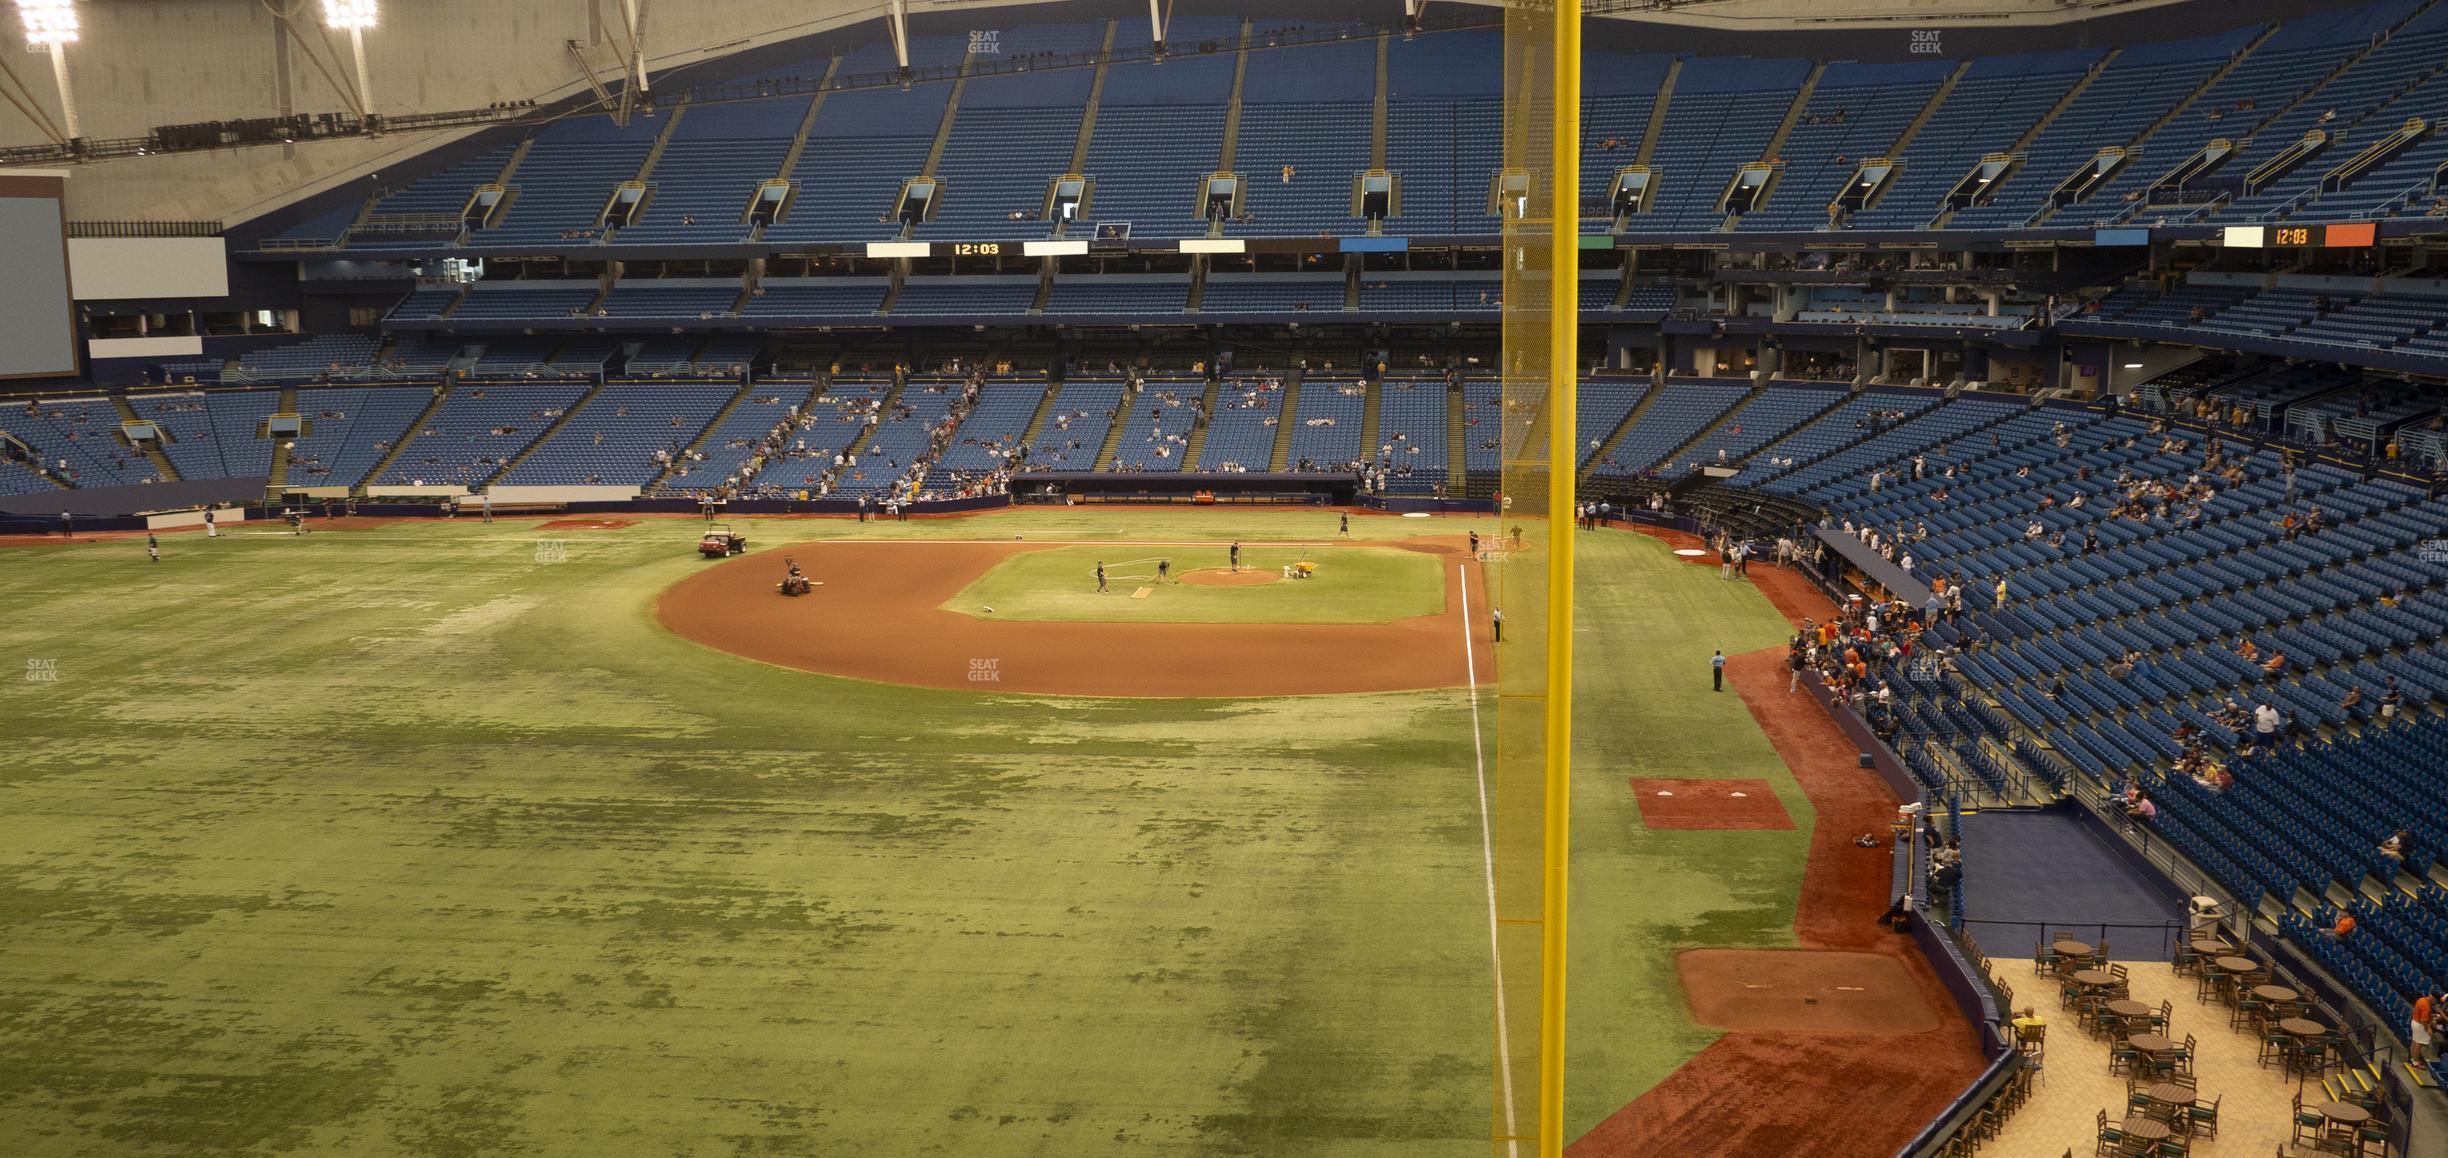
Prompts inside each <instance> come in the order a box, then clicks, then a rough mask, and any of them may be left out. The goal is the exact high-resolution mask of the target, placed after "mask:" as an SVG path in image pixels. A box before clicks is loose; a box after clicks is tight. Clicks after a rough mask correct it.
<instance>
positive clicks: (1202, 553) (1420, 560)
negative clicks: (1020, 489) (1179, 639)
mask: <svg viewBox="0 0 2448 1158" xmlns="http://www.w3.org/2000/svg"><path fill="white" fill-rule="evenodd" d="M1159 559H1162V560H1168V561H1170V562H1171V564H1172V570H1171V572H1170V578H1168V579H1167V580H1166V581H1164V582H1161V583H1160V582H1158V581H1157V578H1156V564H1157V561H1158V560H1159ZM1100 561H1101V562H1103V563H1104V564H1105V577H1106V590H1105V591H1104V592H1102V593H1100V592H1098V590H1097V587H1096V567H1097V564H1098V563H1099V562H1100ZM1229 562H1230V555H1229V553H1228V551H1227V544H1223V543H1210V544H1205V545H1200V546H1190V547H1175V546H1149V545H1145V544H1138V543H1114V544H1108V545H1102V546H1092V547H1054V548H1049V549H1046V550H1042V551H1023V552H1020V553H1018V554H1015V555H1013V556H1011V557H1010V558H1007V559H1005V560H1003V561H1002V562H1000V563H997V564H995V565H994V566H993V567H992V568H989V569H988V570H987V572H986V573H985V574H983V575H980V576H978V578H977V581H976V582H974V583H971V584H970V585H969V586H968V587H966V588H963V589H962V591H961V592H960V594H958V595H955V596H953V597H952V598H951V599H950V600H949V601H947V602H945V603H944V604H943V609H944V610H946V611H957V612H960V613H962V614H964V615H974V616H981V617H982V616H984V615H986V614H988V612H987V611H986V610H985V609H986V608H989V607H992V608H994V611H993V612H992V614H993V616H994V617H995V618H997V619H1050V620H1097V621H1103V620H1115V621H1144V622H1149V623H1386V622H1390V621H1392V620H1396V619H1408V618H1410V617H1412V616H1415V615H1435V614H1437V613H1439V612H1441V611H1443V610H1444V609H1445V576H1444V572H1443V570H1442V567H1441V562H1442V560H1441V557H1440V556H1436V555H1430V554H1426V553H1423V552H1419V551H1405V550H1402V549H1399V548H1394V547H1373V546H1364V545H1343V544H1332V545H1326V546H1308V547H1269V546H1262V545H1257V544H1246V543H1245V544H1243V545H1242V549H1241V567H1242V569H1243V570H1245V571H1258V572H1261V573H1268V574H1274V575H1277V576H1281V575H1282V574H1283V569H1284V568H1285V567H1287V566H1289V565H1291V564H1294V563H1301V562H1312V563H1315V564H1317V570H1316V571H1315V572H1313V573H1312V574H1311V576H1310V577H1309V578H1307V579H1300V580H1285V579H1281V578H1278V579H1277V580H1276V581H1275V582H1272V583H1266V584H1261V585H1258V586H1253V587H1209V586H1201V585H1199V584H1195V583H1188V582H1183V581H1182V579H1181V576H1182V574H1183V573H1184V572H1187V571H1193V570H1218V571H1222V570H1228V564H1229ZM1140 588H1146V589H1148V594H1147V596H1146V597H1145V598H1134V593H1135V592H1136V591H1138V590H1139V589H1140Z"/></svg>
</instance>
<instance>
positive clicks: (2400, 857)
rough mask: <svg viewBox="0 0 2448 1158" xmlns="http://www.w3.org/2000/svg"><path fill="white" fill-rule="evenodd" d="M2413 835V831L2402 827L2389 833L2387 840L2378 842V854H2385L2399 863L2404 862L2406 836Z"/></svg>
mask: <svg viewBox="0 0 2448 1158" xmlns="http://www.w3.org/2000/svg"><path fill="white" fill-rule="evenodd" d="M2413 835H2414V833H2413V832H2412V831H2411V830H2408V829H2403V828H2400V829H2398V830H2397V831H2395V832H2392V833H2390V834H2389V835H2388V839H2387V840H2384V841H2381V842H2380V855H2382V856H2385V857H2387V858H2389V859H2390V860H2392V861H2395V862H2397V863H2399V864H2404V863H2405V846H2406V838H2408V837H2411V836H2413Z"/></svg>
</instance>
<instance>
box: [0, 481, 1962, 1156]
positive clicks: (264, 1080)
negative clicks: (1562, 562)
mask: <svg viewBox="0 0 2448 1158" xmlns="http://www.w3.org/2000/svg"><path fill="white" fill-rule="evenodd" d="M738 525H739V526H740V528H741V529H742V530H745V531H746V532H747V533H748V534H749V535H750V537H751V540H752V544H753V547H754V549H753V550H752V552H751V553H750V554H749V555H747V556H744V557H742V558H740V559H736V560H731V561H727V562H717V561H710V560H701V559H699V558H698V557H696V554H695V551H694V543H695V538H696V531H697V529H698V528H697V525H696V524H694V523H693V522H689V521H684V520H656V519H647V520H643V521H640V522H637V523H635V524H632V525H617V526H603V527H593V526H546V525H545V524H544V520H540V519H534V518H523V519H513V518H504V519H500V520H497V521H496V522H494V523H492V524H490V525H487V524H484V523H481V522H477V521H474V520H468V519H461V520H456V521H451V522H389V523H386V522H378V521H373V520H357V521H346V522H345V523H344V524H343V525H340V526H333V527H329V528H327V529H325V530H322V531H319V532H317V533H314V534H310V535H307V536H305V537H303V538H294V537H291V536H289V535H287V534H285V533H281V532H279V531H276V530H275V529H273V528H271V527H268V526H264V525H261V524H256V525H249V526H244V527H240V528H236V529H235V530H234V531H233V532H231V533H226V534H224V536H223V537H222V538H221V539H219V540H217V541H207V540H206V539H205V538H203V537H202V536H201V535H197V534H192V533H186V534H179V535H174V536H165V537H164V538H163V540H162V560H161V561H160V562H159V563H149V562H148V561H147V559H146V556H145V550H144V543H143V540H142V538H141V537H139V538H135V539H124V538H122V539H104V540H99V541H86V542H77V543H73V544H66V545H35V546H11V547H5V548H0V577H4V578H5V583H6V590H7V593H8V594H7V598H8V600H9V605H10V613H9V614H8V615H7V616H5V617H0V655H5V656H6V657H8V658H7V670H6V678H5V682H4V683H0V688H4V689H5V690H4V691H0V736H4V737H6V738H7V740H6V742H7V745H8V748H9V752H8V756H9V758H8V760H7V763H6V764H5V766H4V767H5V769H6V770H5V771H4V772H0V929H4V930H5V937H4V939H0V1153H7V1154H25V1155H46V1154H97V1155H99V1154H109V1155H123V1154H195V1153H212V1152H231V1151H263V1152H314V1153H348V1154H433V1155H478V1154H484V1155H492V1154H571V1155H577V1154H653V1155H663V1154H733V1153H737V1154H752V1153H753V1154H766V1153H774V1154H801V1153H804V1154H846V1153H864V1154H960V1155H1007V1154H1009V1155H1024V1154H1025V1155H1085V1154H1160V1153H1161V1154H1197V1155H1406V1156H1411V1155H1422V1154H1456V1155H1468V1154H1485V1153H1487V1152H1488V1141H1487V1137H1488V1127H1489V1118H1488V1112H1489V1111H1488V1105H1489V1075H1490V1063H1489V1057H1490V1053H1491V1045H1490V1041H1491V1037H1492V1031H1491V1014H1490V969H1491V962H1490V949H1489V925H1488V921H1489V906H1488V897H1487V892H1486V884H1485V879H1484V876H1483V855H1484V853H1483V848H1482V843H1481V839H1482V838H1481V832H1482V829H1481V824H1480V813H1479V809H1480V803H1479V801H1480V795H1479V791H1478V787H1477V784H1478V781H1477V775H1476V769H1475V766H1474V760H1473V751H1474V745H1473V738H1472V728H1473V713H1472V710H1471V706H1472V705H1471V701H1472V696H1473V695H1474V693H1473V692H1472V691H1470V690H1469V688H1470V687H1471V686H1472V685H1474V684H1477V685H1482V687H1481V690H1480V692H1478V693H1476V694H1479V695H1486V694H1487V693H1486V691H1485V688H1484V685H1485V684H1486V683H1487V682H1488V678H1489V676H1488V672H1489V671H1491V670H1492V669H1491V668H1489V667H1488V666H1487V665H1488V664H1490V663H1491V662H1500V660H1492V658H1491V657H1492V656H1496V655H1497V654H1498V645H1495V644H1493V643H1492V641H1490V640H1489V639H1488V638H1487V630H1488V624H1487V619H1486V615H1485V613H1484V608H1485V598H1486V595H1485V590H1486V589H1485V587H1484V586H1483V584H1484V581H1485V580H1484V576H1483V575H1482V574H1480V573H1479V572H1480V570H1481V566H1480V565H1479V564H1477V563H1476V562H1474V561H1472V560H1471V559H1470V558H1469V555H1468V551H1467V549H1465V548H1464V547H1462V546H1461V542H1462V538H1463V536H1464V535H1465V534H1466V533H1468V532H1469V531H1471V530H1473V529H1476V530H1479V531H1481V532H1482V533H1486V534H1489V535H1491V536H1492V535H1493V533H1494V529H1495V528H1494V524H1493V522H1492V520H1483V521H1480V522H1476V523H1474V522H1472V521H1470V520H1466V519H1461V518H1439V519H1426V520H1423V519H1399V518H1390V517H1378V516H1369V517H1356V518H1354V519H1353V521H1352V535H1351V538H1350V540H1349V541H1338V539H1337V536H1336V535H1335V534H1334V517H1333V516H1332V515H1331V514H1319V513H1283V512H1269V511H1232V510H1187V511H1178V512H1167V511H1113V510H1105V511H1065V510H1026V511H1018V512H1012V513H1007V514H998V515H991V516H981V517H974V518H961V519H946V520H939V521H916V522H906V523H871V524H860V523H856V522H852V521H846V520H802V519H792V520H785V519H775V520H763V521H758V520H750V521H744V522H742V523H740V524H738ZM1234 540H1239V541H1241V542H1242V543H1243V544H1244V549H1245V552H1246V553H1247V554H1246V556H1245V564H1246V565H1248V566H1250V567H1252V568H1253V569H1255V570H1257V571H1258V572H1259V573H1260V574H1263V575H1268V576H1271V577H1272V579H1271V581H1269V582H1259V583H1250V584H1248V585H1242V586H1234V585H1226V584H1225V583H1216V582H1201V581H1197V579H1196V575H1197V573H1205V572H1213V571H1219V570H1220V571H1224V572H1225V573H1226V574H1230V573H1231V572H1230V570H1229V565H1228V560H1227V555H1226V545H1227V544H1228V543H1229V542H1231V541H1234ZM785 554H788V555H791V556H792V557H794V558H796V559H798V560H799V561H800V563H801V564H802V565H803V566H806V567H807V568H808V569H809V571H810V572H811V574H813V575H814V577H815V578H816V579H817V581H818V582H819V584H820V585H819V586H817V587H816V588H815V590H814V592H813V593H812V594H811V595H810V596H808V597H806V598H800V599H785V598H783V597H781V596H780V595H778V594H777V593H776V592H775V591H774V590H773V584H774V582H775V581H776V580H778V579H779V578H780V576H781V572H782V562H781V560H782V557H783V555H785ZM1157 558H1163V559H1166V560H1168V562H1169V567H1168V571H1169V575H1168V580H1169V581H1168V582H1163V583H1159V582H1157V581H1156V580H1155V579H1154V578H1153V574H1154V573H1153V568H1152V564H1149V563H1147V562H1146V561H1148V560H1153V559H1157ZM1099 560H1103V561H1106V562H1107V563H1108V564H1109V565H1115V564H1128V565H1129V566H1128V567H1127V569H1125V568H1124V567H1120V566H1110V567H1109V570H1111V571H1112V572H1113V573H1114V574H1115V575H1116V576H1119V577H1118V578H1116V579H1115V580H1114V581H1113V583H1112V585H1111V586H1112V587H1113V588H1114V589H1113V590H1110V591H1109V592H1107V593H1106V594H1103V595H1098V594H1096V593H1095V591H1094V575H1093V566H1094V564H1095V563H1096V562H1097V561H1099ZM1298 562H1309V563H1313V564H1315V577H1313V578H1309V579H1287V578H1284V577H1283V572H1282V567H1283V566H1284V565H1285V564H1288V563H1298ZM1580 567H1581V576H1582V587H1581V595H1580V614H1581V622H1580V635H1579V641H1580V642H1579V649H1580V650H1579V656H1580V665H1579V666H1580V674H1579V677H1578V678H1579V689H1580V698H1579V700H1578V734H1577V740H1576V761H1577V773H1576V780H1575V790H1574V791H1575V800H1574V804H1575V809H1576V817H1575V828H1574V853H1575V856H1574V873H1575V888H1576V891H1575V893H1574V898H1575V901H1574V910H1573V913H1574V918H1573V919H1574V927H1573V936H1574V940H1573V956H1572V970H1573V989H1572V1011H1571V1027H1572V1031H1571V1037H1570V1040H1571V1067H1572V1068H1571V1075H1572V1081H1571V1085H1570V1090H1569V1096H1568V1111H1569V1118H1570V1121H1571V1124H1572V1132H1573V1133H1574V1134H1575V1135H1576V1136H1578V1135H1581V1134H1583V1133H1584V1132H1588V1131H1594V1130H1598V1129H1599V1127H1601V1125H1602V1124H1606V1123H1610V1122H1612V1123H1613V1124H1614V1126H1615V1132H1614V1133H1611V1134H1610V1133H1605V1132H1601V1133H1596V1134H1591V1136H1590V1137H1588V1138H1585V1139H1583V1144H1582V1145H1581V1146H1579V1147H1578V1148H1577V1149H1576V1153H1582V1154H1592V1153H1633V1152H1636V1147H1634V1146H1633V1144H1630V1143H1622V1142H1619V1141H1611V1140H1610V1139H1620V1138H1623V1137H1627V1136H1628V1135H1625V1134H1623V1133H1622V1128H1623V1126H1624V1123H1625V1121H1626V1117H1627V1114H1628V1113H1629V1112H1630V1111H1628V1110H1627V1107H1633V1106H1635V1104H1636V1102H1637V1100H1638V1099H1640V1098H1641V1097H1642V1095H1644V1094H1647V1093H1650V1092H1651V1091H1652V1090H1653V1089H1655V1088H1658V1087H1660V1086H1661V1083H1665V1082H1666V1081H1667V1079H1668V1077H1669V1075H1670V1074H1673V1073H1674V1072H1675V1071H1676V1070H1677V1069H1678V1067H1682V1066H1684V1064H1685V1063H1686V1062H1688V1061H1691V1060H1692V1059H1693V1058H1695V1057H1696V1056H1698V1055H1700V1054H1702V1052H1703V1051H1704V1050H1707V1049H1709V1048H1710V1047H1711V1046H1712V1045H1713V1044H1715V1043H1718V1042H1720V1039H1721V1038H1723V1037H1724V1036H1725V1035H1726V1030H1725V1027H1724V1025H1723V1024H1722V1019H1719V1021H1720V1024H1716V1025H1704V1024H1703V1023H1702V1021H1701V1020H1699V1018H1698V1016H1697V1015H1696V1014H1695V1012H1694V1004H1693V1002H1692V1000H1690V999H1689V998H1687V996H1686V992H1685V987H1684V983H1683V981H1682V980H1681V979H1680V978H1679V977H1678V960H1677V955H1678V953H1680V952H1681V951H1683V950H1686V949H1694V948H1737V949H1740V948H1749V949H1778V948H1789V947H1794V946H1796V945H1798V944H1801V943H1802V942H1801V940H1800V939H1799V938H1798V937H1797V933H1796V920H1797V903H1798V901H1799V900H1800V899H1801V896H1802V893H1803V884H1804V876H1805V867H1806V864H1808V863H1810V861H1811V852H1812V848H1813V838H1814V827H1815V825H1814V821H1815V819H1816V817H1817V813H1816V811H1815V809H1814V806H1813V799H1812V795H1811V794H1809V793H1808V792H1806V790H1805V785H1804V784H1803V783H1802V782H1801V781H1799V780H1797V777H1796V776H1795V774H1794V772H1793V771H1792V770H1791V769H1790V768H1789V766H1788V761H1787V759H1786V758H1784V757H1783V756H1781V755H1780V750H1779V748H1778V746H1777V745H1776V744H1775V743H1772V740H1771V736H1770V733H1769V731H1768V730H1764V729H1763V727H1762V726H1761V724H1760V722H1759V721H1758V720H1757V719H1755V716H1754V713H1753V711H1752V710H1751V709H1749V708H1748V707H1747V706H1746V701H1745V698H1744V697H1743V696H1742V695H1738V694H1735V692H1733V691H1731V690H1729V691H1728V692H1726V693H1715V692H1712V691H1711V690H1710V684H1709V676H1708V657H1709V654H1710V652H1711V651H1712V650H1713V649H1719V648H1722V649H1723V650H1724V651H1725V652H1726V653H1727V654H1728V655H1729V656H1741V655H1746V654H1749V653H1754V652H1759V651H1760V650H1761V649H1768V648H1775V647H1778V645H1779V644H1780V643H1781V641H1782V639H1783V637H1784V634H1785V632H1786V630H1787V627H1786V619H1785V618H1784V616H1782V615H1780V613H1779V612H1778V610H1777V609H1776V608H1775V607H1772V606H1771V604H1770V603H1769V601H1768V600H1767V599H1765V598H1763V597H1762V595H1761V593H1760V591H1759V590H1758V589H1756V588H1755V587H1753V586H1752V585H1749V584H1745V583H1739V582H1723V581H1720V580H1719V578H1718V576H1717V571H1716V569H1715V568H1714V567H1713V566H1711V567H1695V566H1691V565H1689V564H1688V563H1687V562H1685V561H1682V560H1679V559H1677V558H1676V557H1675V556H1673V555H1672V554H1671V553H1670V552H1669V551H1668V550H1667V549H1666V546H1665V545H1664V544H1662V543H1661V542H1659V541H1658V540H1655V539H1652V538H1648V537H1644V536H1639V535H1632V534H1624V533H1620V532H1609V533H1589V534H1586V535H1585V536H1584V537H1583V539H1582V546H1581V564H1580ZM1185 572H1188V573H1192V574H1190V575H1187V576H1185ZM1184 579H1187V580H1189V581H1180V580H1184ZM1229 582H1233V583H1237V582H1240V581H1239V580H1231V581H1229ZM1143 589H1144V590H1143ZM989 606H991V607H993V608H994V610H993V611H992V612H987V611H984V610H983V609H984V608H986V607H989ZM1465 606H1467V607H1468V608H1469V614H1468V617H1467V618H1465V615H1464V608H1465ZM1466 631H1467V632H1469V633H1471V635H1472V645H1471V650H1470V655H1471V657H1472V660H1473V661H1475V662H1476V664H1477V665H1478V666H1476V667H1474V666H1472V663H1471V662H1466V659H1465V648H1464V640H1463V636H1464V633H1465V632H1466ZM20 669H22V672H23V674H22V676H20V674H19V670H20ZM1777 690H1778V691H1782V680H1781V678H1780V679H1778V681H1777ZM1670 780H1671V781H1690V782H1698V783H1696V784H1694V785H1692V786H1690V787H1687V788H1684V789H1683V790H1682V791H1680V792H1678V793H1677V794H1676V795H1674V796H1658V795H1655V793H1657V792H1658V791H1661V789H1659V788H1657V787H1656V786H1655V785H1650V786H1649V787H1646V788H1643V787H1638V786H1636V782H1652V781H1670ZM1716 781H1726V782H1748V783H1746V784H1745V785H1744V788H1743V789H1741V791H1743V795H1742V796H1740V797H1733V796H1732V795H1731V793H1730V792H1727V793H1723V794H1719V793H1714V792H1712V790H1711V788H1710V783H1711V782H1716ZM1669 791H1670V790H1669ZM1643 793H1647V794H1648V798H1647V800H1646V801H1644V799H1643ZM1717 795H1724V796H1725V797H1726V799H1727V801H1729V802H1730V801H1740V802H1742V807H1743V809H1747V810H1750V811H1748V812H1746V813H1745V815H1752V814H1753V813H1756V816H1755V818H1754V819H1752V820H1744V821H1742V822H1740V823H1736V824H1732V825H1726V824H1718V825H1716V826H1711V825H1710V824H1706V823H1704V824H1700V825H1695V826H1672V827H1670V826H1668V825H1667V824H1666V823H1664V821H1666V820H1667V819H1668V817H1669V815H1670V813H1671V812H1672V808H1670V806H1674V807H1685V806H1691V805H1696V804H1697V805H1700V806H1701V811H1703V812H1707V811H1709V808H1708V806H1707V805H1705V804H1703V803H1702V801H1701V800H1697V799H1695V797H1700V798H1714V797H1715V796H1717ZM1651 812H1655V815H1651V814H1650V813H1651ZM1712 815H1713V814H1712ZM1821 835H1822V836H1825V835H1828V834H1821ZM1844 835H1849V834H1844ZM1882 863H1883V858H1882ZM1874 911H1875V902H1873V908H1872V909H1871V910H1868V911H1865V912H1864V913H1863V914H1862V915H1861V917H1860V920H1861V921H1862V922H1864V924H1865V926H1866V923H1867V921H1868V917H1869V915H1871V913H1872V912H1874ZM1847 919H1848V920H1850V919H1851V918H1850V917H1848V918H1847ZM1517 1015H1518V1014H1517ZM1946 1092H1948V1093H1951V1092H1952V1091H1946ZM1831 1096H1841V1095H1840V1094H1832V1095H1831ZM1633 1116H1635V1117H1637V1114H1635V1115H1633ZM1912 1124H1913V1125H1917V1122H1916V1123H1912ZM1907 1132H1909V1130H1907ZM1889 1148H1890V1149H1892V1142H1890V1143H1889ZM1820 1150H1821V1152H1823V1153H1842V1152H1844V1148H1843V1147H1842V1146H1835V1147H1824V1146H1823V1147H1820Z"/></svg>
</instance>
